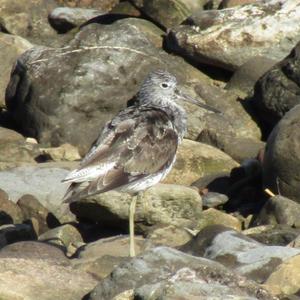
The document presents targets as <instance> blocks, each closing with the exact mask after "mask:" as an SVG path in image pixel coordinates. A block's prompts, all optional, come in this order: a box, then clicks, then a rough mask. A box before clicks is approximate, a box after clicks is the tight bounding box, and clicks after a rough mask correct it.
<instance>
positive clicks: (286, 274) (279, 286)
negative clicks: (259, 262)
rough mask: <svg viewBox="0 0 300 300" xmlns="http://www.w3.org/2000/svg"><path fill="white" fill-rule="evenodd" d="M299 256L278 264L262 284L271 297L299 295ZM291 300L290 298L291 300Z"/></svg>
mask: <svg viewBox="0 0 300 300" xmlns="http://www.w3.org/2000/svg"><path fill="white" fill-rule="evenodd" d="M299 286H300V255H296V256H294V257H291V258H290V259H287V260H286V261H285V262H283V263H282V264H280V265H279V266H278V267H277V268H276V269H275V271H274V272H273V273H272V274H271V275H270V276H269V278H268V279H267V280H266V282H265V283H264V287H265V288H266V289H267V290H269V291H270V292H271V293H272V294H273V295H281V296H282V295H293V294H296V295H297V294H298V293H299ZM291 299H292V298H291Z"/></svg>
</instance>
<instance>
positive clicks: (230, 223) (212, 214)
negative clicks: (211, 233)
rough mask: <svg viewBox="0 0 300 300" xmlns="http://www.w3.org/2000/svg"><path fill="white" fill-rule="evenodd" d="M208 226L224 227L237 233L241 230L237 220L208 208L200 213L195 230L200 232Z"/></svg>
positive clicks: (239, 222)
mask: <svg viewBox="0 0 300 300" xmlns="http://www.w3.org/2000/svg"><path fill="white" fill-rule="evenodd" d="M208 225H224V226H227V227H230V228H232V229H235V230H237V231H241V229H242V224H241V221H240V220H239V219H237V218H236V217H234V216H232V215H230V214H227V213H225V212H222V211H220V210H217V209H215V208H209V209H206V210H204V211H203V212H202V215H201V217H200V219H199V221H198V224H197V230H198V231H200V230H201V229H203V228H205V227H206V226H208Z"/></svg>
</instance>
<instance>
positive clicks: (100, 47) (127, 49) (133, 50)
mask: <svg viewBox="0 0 300 300" xmlns="http://www.w3.org/2000/svg"><path fill="white" fill-rule="evenodd" d="M58 49H59V48H58ZM58 49H53V51H55V50H58ZM60 49H65V48H60ZM96 49H110V50H126V51H129V52H133V53H136V54H139V55H142V56H146V57H150V58H153V59H155V60H157V61H160V59H158V58H157V57H155V56H152V55H149V54H147V53H145V52H142V51H139V50H135V49H131V48H128V47H121V46H92V47H81V48H78V49H73V50H70V51H66V52H63V53H59V54H57V55H56V57H59V56H65V55H69V54H72V53H80V52H83V51H89V50H96ZM46 50H52V49H46ZM48 60H49V58H42V59H38V60H35V61H33V62H30V63H29V64H31V65H32V64H35V63H40V62H46V61H48Z"/></svg>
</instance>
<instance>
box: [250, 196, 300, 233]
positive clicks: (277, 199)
mask: <svg viewBox="0 0 300 300" xmlns="http://www.w3.org/2000/svg"><path fill="white" fill-rule="evenodd" d="M299 214H300V204H299V203H296V202H294V201H292V200H290V199H288V198H285V197H283V196H274V197H272V198H270V199H269V200H268V201H267V202H266V204H265V205H264V206H263V208H262V209H261V211H260V212H259V214H258V215H257V216H256V217H255V218H254V220H253V225H255V226H258V225H267V224H270V225H276V224H285V225H289V226H291V227H293V228H300V220H299Z"/></svg>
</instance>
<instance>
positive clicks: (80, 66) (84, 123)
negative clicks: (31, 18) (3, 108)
mask: <svg viewBox="0 0 300 300" xmlns="http://www.w3.org/2000/svg"><path fill="white" fill-rule="evenodd" d="M125 58H126V59H125ZM136 61H139V65H138V66H137V65H136V64H135V63H133V62H136ZM157 68H163V69H165V68H166V69H169V70H170V71H171V72H172V73H174V74H175V75H178V77H179V79H181V81H182V82H188V81H195V80H199V81H201V80H205V78H207V77H206V76H205V75H203V74H202V73H201V72H199V71H197V70H196V69H194V68H193V67H191V66H190V65H188V64H187V63H185V62H184V61H183V60H182V59H179V58H174V57H173V58H172V59H170V56H169V55H168V54H166V53H165V52H163V51H162V50H159V49H157V48H156V47H155V46H154V45H153V44H152V43H151V42H150V41H149V40H148V39H147V38H146V36H145V35H144V34H143V31H142V30H141V29H139V28H138V27H137V26H136V25H132V24H131V22H130V19H125V20H121V21H118V22H115V23H113V24H112V25H109V26H107V25H106V26H103V25H99V24H90V25H88V26H85V27H84V28H83V29H82V30H81V31H80V32H79V33H78V34H77V35H76V37H75V39H74V40H72V42H71V43H70V44H69V47H67V48H66V47H65V48H60V49H50V48H33V49H31V50H30V51H27V52H26V54H25V55H23V56H22V57H21V58H20V59H19V61H18V64H17V65H16V67H15V69H14V73H13V75H12V78H11V81H10V84H9V86H8V90H7V97H6V105H7V108H8V110H9V112H11V114H12V115H13V118H14V120H15V122H16V123H17V125H18V127H19V129H20V130H21V131H22V132H23V133H24V134H25V135H27V136H33V137H35V138H37V139H38V140H39V141H40V142H42V143H49V144H51V145H52V146H58V145H59V144H61V143H65V142H69V143H71V144H73V145H75V146H78V147H79V148H80V149H81V150H82V151H83V152H85V151H87V148H88V147H89V146H90V145H91V143H92V142H93V141H94V139H95V138H96V136H97V135H98V132H99V130H100V128H101V126H102V125H104V123H105V122H106V121H107V120H108V119H110V118H111V117H112V116H113V115H115V114H116V112H118V111H119V110H120V109H121V108H124V107H125V106H126V102H127V101H128V100H129V99H130V98H131V97H132V96H133V95H134V94H135V93H136V92H137V89H138V87H139V84H140V83H141V81H142V80H143V79H144V77H145V76H146V74H148V72H149V71H150V70H153V69H157ZM21 77H22V78H24V79H23V80H22V81H20V80H19V79H20V78H21ZM91 79H92V80H91ZM54 81H59V84H57V85H53V84H52V82H54ZM194 106H195V105H194ZM25 107H26V109H25ZM24 109H25V111H24ZM203 114H204V112H203V109H202V115H203ZM77 124H80V126H77ZM74 126H76V130H74Z"/></svg>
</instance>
